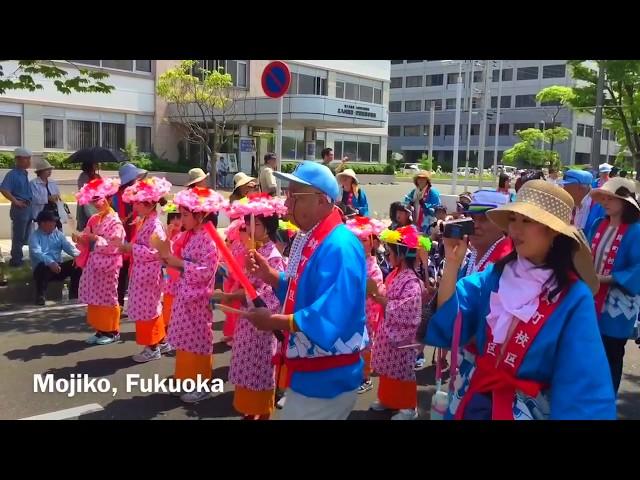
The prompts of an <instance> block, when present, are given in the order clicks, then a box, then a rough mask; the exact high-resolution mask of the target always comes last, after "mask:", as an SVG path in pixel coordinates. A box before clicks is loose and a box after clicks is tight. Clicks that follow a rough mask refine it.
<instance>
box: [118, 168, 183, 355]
mask: <svg viewBox="0 0 640 480" xmlns="http://www.w3.org/2000/svg"><path fill="white" fill-rule="evenodd" d="M170 190H171V183H169V182H168V181H167V180H165V179H164V178H159V177H148V178H145V179H142V180H138V181H137V182H136V183H134V184H133V185H131V186H130V187H128V188H127V189H126V190H125V191H124V193H123V194H122V199H123V200H124V201H125V202H127V203H132V204H133V211H134V212H135V213H136V214H137V215H138V217H139V220H138V221H139V223H138V226H137V228H136V231H135V233H134V235H133V239H132V242H131V243H129V244H124V245H121V246H120V251H121V252H123V253H131V272H130V276H129V306H128V309H127V314H128V315H129V318H130V319H131V320H133V321H134V322H136V342H137V343H138V344H139V345H144V349H143V350H142V352H140V353H139V354H137V355H134V356H133V360H134V361H135V362H138V363H144V362H149V361H151V360H157V359H159V358H160V357H161V354H162V353H168V352H169V351H171V347H170V346H169V345H168V344H167V343H166V341H165V336H166V331H165V325H164V321H163V319H162V301H161V297H162V262H161V260H160V256H159V255H158V250H157V249H156V248H155V247H154V246H153V245H152V237H153V238H154V239H157V240H160V241H164V240H165V239H166V233H165V230H164V228H163V226H162V223H161V222H160V219H159V218H158V212H157V211H156V205H157V204H158V203H161V204H164V203H166V202H165V200H164V198H163V197H164V196H165V195H166V194H167V193H169V191H170Z"/></svg>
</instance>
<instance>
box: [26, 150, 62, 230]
mask: <svg viewBox="0 0 640 480" xmlns="http://www.w3.org/2000/svg"><path fill="white" fill-rule="evenodd" d="M35 172H36V178H34V179H33V180H31V182H29V186H30V187H31V194H32V196H33V201H32V203H31V208H32V211H33V218H38V214H39V213H40V212H41V211H42V210H44V209H47V210H51V211H52V212H54V214H55V215H56V216H57V217H58V223H57V226H58V228H59V229H60V230H62V224H63V223H67V218H68V215H67V212H66V210H65V208H64V204H63V203H62V198H61V197H60V188H58V184H57V183H56V182H55V181H54V180H52V179H51V173H52V172H53V166H52V165H51V164H50V163H49V162H48V161H46V160H41V161H40V162H39V164H36V169H35Z"/></svg>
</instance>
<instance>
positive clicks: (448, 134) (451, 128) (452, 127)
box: [444, 125, 456, 137]
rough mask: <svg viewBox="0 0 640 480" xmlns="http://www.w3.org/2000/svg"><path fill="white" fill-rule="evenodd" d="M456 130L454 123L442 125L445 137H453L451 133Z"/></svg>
mask: <svg viewBox="0 0 640 480" xmlns="http://www.w3.org/2000/svg"><path fill="white" fill-rule="evenodd" d="M455 132H456V126H455V125H445V126H444V136H445V137H453V134H454V133H455Z"/></svg>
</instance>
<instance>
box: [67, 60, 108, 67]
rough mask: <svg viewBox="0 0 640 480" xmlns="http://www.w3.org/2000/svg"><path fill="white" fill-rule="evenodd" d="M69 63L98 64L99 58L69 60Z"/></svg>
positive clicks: (97, 65) (96, 65)
mask: <svg viewBox="0 0 640 480" xmlns="http://www.w3.org/2000/svg"><path fill="white" fill-rule="evenodd" d="M69 61H70V62H71V63H82V64H83V65H93V66H95V67H99V66H100V60H69Z"/></svg>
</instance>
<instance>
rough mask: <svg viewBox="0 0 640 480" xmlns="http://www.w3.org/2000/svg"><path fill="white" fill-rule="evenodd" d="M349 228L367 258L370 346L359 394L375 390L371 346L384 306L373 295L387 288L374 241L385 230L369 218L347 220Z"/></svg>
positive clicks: (365, 359) (366, 307)
mask: <svg viewBox="0 0 640 480" xmlns="http://www.w3.org/2000/svg"><path fill="white" fill-rule="evenodd" d="M347 227H348V228H349V230H351V231H352V232H353V233H354V234H355V235H356V236H357V237H358V239H360V241H361V242H362V246H363V247H364V251H365V255H366V258H367V303H366V305H365V311H366V314H367V334H368V335H369V342H370V343H369V346H368V347H367V348H366V349H364V350H363V351H362V359H363V360H364V369H363V380H362V385H360V388H359V389H358V393H365V392H368V391H369V390H371V389H372V388H373V382H372V381H371V346H372V345H373V342H374V338H375V334H376V330H377V329H378V323H379V321H380V319H381V318H382V316H383V310H382V306H381V305H380V304H379V303H378V302H376V301H375V300H374V299H373V297H372V294H379V295H384V293H385V286H384V281H383V278H382V270H380V267H379V266H378V261H377V259H376V256H375V251H374V249H373V239H374V238H378V235H380V233H381V232H382V231H383V230H384V224H383V223H382V222H381V221H379V220H376V219H373V218H369V217H355V218H351V219H349V220H347Z"/></svg>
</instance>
